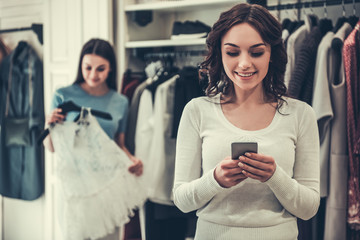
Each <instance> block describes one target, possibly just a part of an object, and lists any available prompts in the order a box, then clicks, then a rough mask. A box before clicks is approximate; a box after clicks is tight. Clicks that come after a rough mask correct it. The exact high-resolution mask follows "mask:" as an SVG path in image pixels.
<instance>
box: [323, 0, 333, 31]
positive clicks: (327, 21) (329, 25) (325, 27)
mask: <svg viewBox="0 0 360 240" xmlns="http://www.w3.org/2000/svg"><path fill="white" fill-rule="evenodd" d="M319 28H320V31H321V34H322V36H324V35H325V34H326V33H327V32H329V31H331V29H333V28H334V27H333V24H332V21H331V19H329V18H328V17H327V7H326V1H324V18H322V19H320V20H319Z"/></svg>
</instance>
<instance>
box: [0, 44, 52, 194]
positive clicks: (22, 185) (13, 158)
mask: <svg viewBox="0 0 360 240" xmlns="http://www.w3.org/2000/svg"><path fill="white" fill-rule="evenodd" d="M0 68H1V69H0V83H1V84H0V86H1V89H0V91H1V94H0V96H1V99H0V111H1V112H0V126H1V128H0V130H1V131H0V132H1V138H0V194H1V195H3V196H6V197H10V198H18V199H22V200H34V199H36V198H38V197H39V196H41V194H42V193H43V192H44V159H43V148H42V146H39V145H37V144H36V140H37V138H38V137H39V136H40V134H41V132H42V130H43V126H44V122H45V117H44V98H43V69H42V62H41V60H40V59H39V57H38V56H37V54H36V53H35V51H34V50H33V48H32V47H31V46H30V45H29V44H28V43H26V42H24V41H21V42H19V44H18V46H17V47H16V48H15V50H14V51H13V52H12V53H11V54H10V55H8V56H7V57H6V58H5V59H4V60H3V61H2V64H1V67H0ZM6 120H9V121H6ZM5 122H7V123H8V124H9V123H12V126H14V124H19V123H20V125H18V126H21V129H22V131H18V133H19V134H18V135H17V136H15V135H13V133H14V132H13V131H6V127H5ZM16 122H17V123H16ZM21 123H22V124H21ZM15 129H20V128H19V127H15ZM7 130H9V129H7ZM6 132H7V134H6ZM5 135H6V136H5ZM6 138H7V139H8V141H5V140H6Z"/></svg>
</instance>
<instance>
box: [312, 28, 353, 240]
mask: <svg viewBox="0 0 360 240" xmlns="http://www.w3.org/2000/svg"><path fill="white" fill-rule="evenodd" d="M351 31H352V27H351V26H350V24H348V23H345V24H343V26H342V27H341V28H340V29H339V31H338V32H337V33H336V34H335V35H334V38H333V39H332V46H331V48H330V51H329V55H328V66H327V67H328V69H329V72H330V74H329V87H330V94H331V95H330V96H331V103H332V110H333V113H334V115H333V119H332V122H331V130H329V132H331V133H330V139H331V140H330V158H329V175H328V176H329V178H328V181H329V183H328V190H329V191H328V196H327V199H326V211H325V226H324V239H326V240H337V239H346V212H347V178H348V167H349V160H348V154H347V152H348V151H347V137H346V86H345V73H344V63H343V62H344V61H343V57H342V56H341V53H342V50H343V42H344V40H345V39H346V37H347V36H348V35H349V33H350V32H351ZM334 42H335V43H336V44H335V45H336V46H334ZM337 56H339V59H336V58H337ZM314 97H315V96H314Z"/></svg>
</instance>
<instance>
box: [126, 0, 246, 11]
mask: <svg viewBox="0 0 360 240" xmlns="http://www.w3.org/2000/svg"><path fill="white" fill-rule="evenodd" d="M239 2H240V1H239V0H183V1H162V2H150V3H142V4H133V5H128V6H125V12H134V11H144V10H153V11H189V10H194V9H201V8H204V7H207V6H216V5H219V6H224V5H226V4H236V3H239ZM243 2H245V1H243Z"/></svg>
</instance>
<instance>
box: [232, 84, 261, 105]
mask: <svg viewBox="0 0 360 240" xmlns="http://www.w3.org/2000/svg"><path fill="white" fill-rule="evenodd" d="M234 94H235V98H234V103H235V104H237V105H244V106H246V105H249V106H250V105H260V104H264V103H266V101H265V95H264V91H263V88H262V85H261V84H259V85H258V86H257V87H256V88H253V89H250V90H242V89H239V88H235V89H234Z"/></svg>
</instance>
